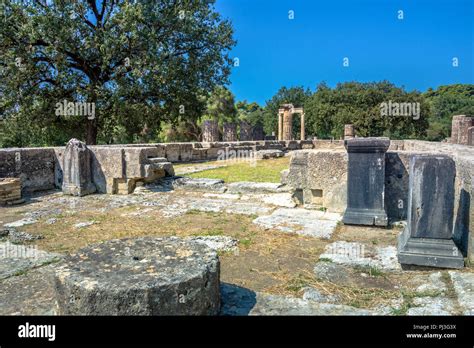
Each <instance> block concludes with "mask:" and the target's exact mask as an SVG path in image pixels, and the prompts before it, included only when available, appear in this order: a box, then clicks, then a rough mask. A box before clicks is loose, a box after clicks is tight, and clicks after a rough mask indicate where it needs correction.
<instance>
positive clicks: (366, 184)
mask: <svg viewBox="0 0 474 348" xmlns="http://www.w3.org/2000/svg"><path fill="white" fill-rule="evenodd" d="M344 143H345V146H346V149H347V152H348V155H349V162H348V166H347V208H346V211H345V213H344V216H343V219H342V221H343V222H344V223H345V224H350V225H369V226H373V225H375V226H387V223H388V219H387V213H386V211H385V205H384V190H385V152H386V151H387V149H388V147H389V146H390V140H389V139H388V138H355V139H350V140H346V141H345V142H344Z"/></svg>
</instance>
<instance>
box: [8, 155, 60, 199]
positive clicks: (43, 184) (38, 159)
mask: <svg viewBox="0 0 474 348" xmlns="http://www.w3.org/2000/svg"><path fill="white" fill-rule="evenodd" d="M54 171H55V153H54V148H51V147H49V148H23V149H18V148H12V149H0V177H3V178H20V179H21V183H22V190H23V192H34V191H43V190H51V189H54V188H55V181H54V177H55V172H54Z"/></svg>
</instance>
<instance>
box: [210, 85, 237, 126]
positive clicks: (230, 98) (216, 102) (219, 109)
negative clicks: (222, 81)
mask: <svg viewBox="0 0 474 348" xmlns="http://www.w3.org/2000/svg"><path fill="white" fill-rule="evenodd" d="M204 120H217V121H219V124H220V125H222V124H223V123H226V122H235V121H236V120H237V109H236V108H235V101H234V95H233V94H232V92H231V91H229V90H228V89H227V88H225V87H222V86H218V87H216V88H215V89H214V91H213V92H212V93H211V94H210V95H209V97H208V98H207V105H206V111H205V114H204V116H203V117H202V118H201V121H204Z"/></svg>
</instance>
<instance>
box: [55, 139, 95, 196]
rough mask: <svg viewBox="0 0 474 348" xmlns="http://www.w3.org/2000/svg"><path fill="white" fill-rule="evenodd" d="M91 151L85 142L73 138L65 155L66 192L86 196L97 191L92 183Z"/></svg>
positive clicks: (64, 184) (64, 176)
mask: <svg viewBox="0 0 474 348" xmlns="http://www.w3.org/2000/svg"><path fill="white" fill-rule="evenodd" d="M91 163H92V161H91V153H90V150H89V149H88V147H87V146H86V144H85V143H83V142H81V141H79V140H77V139H71V140H69V142H68V143H67V146H66V150H65V151H64V157H63V185H62V191H63V193H64V194H69V195H73V196H85V195H88V194H91V193H94V192H95V191H96V187H95V185H94V184H93V183H92V169H91Z"/></svg>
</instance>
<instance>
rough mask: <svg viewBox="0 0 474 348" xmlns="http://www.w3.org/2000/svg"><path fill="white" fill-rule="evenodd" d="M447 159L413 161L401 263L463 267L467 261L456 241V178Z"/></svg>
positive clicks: (454, 171)
mask: <svg viewBox="0 0 474 348" xmlns="http://www.w3.org/2000/svg"><path fill="white" fill-rule="evenodd" d="M455 175H456V168H455V165H454V161H453V160H452V159H451V158H449V157H448V156H442V155H434V156H433V155H424V156H414V157H413V158H412V159H411V161H410V187H409V191H408V222H407V226H406V228H405V230H404V232H403V234H401V235H400V237H399V245H398V259H399V261H400V263H402V264H409V265H421V266H433V267H445V268H462V267H464V259H463V256H462V253H461V251H460V250H459V248H458V247H457V246H456V244H455V243H454V242H453V239H452V238H453V219H454V214H453V211H454V178H455Z"/></svg>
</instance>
